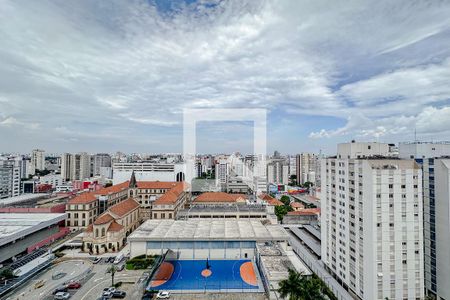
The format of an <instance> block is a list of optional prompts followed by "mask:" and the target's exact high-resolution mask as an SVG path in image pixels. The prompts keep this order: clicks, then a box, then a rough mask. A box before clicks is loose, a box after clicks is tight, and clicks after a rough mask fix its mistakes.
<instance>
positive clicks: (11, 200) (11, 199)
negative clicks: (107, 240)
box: [0, 193, 49, 206]
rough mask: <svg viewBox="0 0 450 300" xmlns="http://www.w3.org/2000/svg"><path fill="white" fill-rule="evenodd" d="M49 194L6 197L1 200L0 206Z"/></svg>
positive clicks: (36, 198) (40, 197)
mask: <svg viewBox="0 0 450 300" xmlns="http://www.w3.org/2000/svg"><path fill="white" fill-rule="evenodd" d="M47 196H49V194H45V193H36V194H22V195H20V196H15V197H9V198H4V199H1V200H0V206H8V205H12V204H15V203H21V202H27V201H32V200H38V199H42V198H45V197H47Z"/></svg>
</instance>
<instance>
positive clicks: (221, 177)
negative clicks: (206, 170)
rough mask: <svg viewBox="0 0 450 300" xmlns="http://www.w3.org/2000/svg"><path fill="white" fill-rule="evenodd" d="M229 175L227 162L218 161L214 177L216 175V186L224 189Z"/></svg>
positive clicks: (223, 160)
mask: <svg viewBox="0 0 450 300" xmlns="http://www.w3.org/2000/svg"><path fill="white" fill-rule="evenodd" d="M229 174H230V165H229V163H228V161H227V160H225V159H220V160H219V161H217V163H216V168H215V175H216V185H217V186H222V187H225V185H226V184H227V178H228V176H229Z"/></svg>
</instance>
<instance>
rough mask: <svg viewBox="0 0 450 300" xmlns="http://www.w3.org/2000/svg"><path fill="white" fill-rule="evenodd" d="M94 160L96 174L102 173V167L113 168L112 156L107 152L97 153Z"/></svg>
mask: <svg viewBox="0 0 450 300" xmlns="http://www.w3.org/2000/svg"><path fill="white" fill-rule="evenodd" d="M93 160H94V168H93V173H94V174H93V175H94V176H99V175H102V172H101V170H102V169H101V168H111V156H110V155H109V154H107V153H97V154H95V155H94V157H93ZM108 177H109V176H108Z"/></svg>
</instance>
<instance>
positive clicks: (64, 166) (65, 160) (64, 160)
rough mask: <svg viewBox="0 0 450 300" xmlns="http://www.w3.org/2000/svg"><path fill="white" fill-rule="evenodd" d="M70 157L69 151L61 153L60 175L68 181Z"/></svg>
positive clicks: (70, 176)
mask: <svg viewBox="0 0 450 300" xmlns="http://www.w3.org/2000/svg"><path fill="white" fill-rule="evenodd" d="M71 158H72V154H70V153H64V154H63V155H61V177H62V179H63V180H64V181H70V180H71V178H72V169H71Z"/></svg>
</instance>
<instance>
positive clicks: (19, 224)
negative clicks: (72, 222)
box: [0, 213, 68, 263]
mask: <svg viewBox="0 0 450 300" xmlns="http://www.w3.org/2000/svg"><path fill="white" fill-rule="evenodd" d="M65 220H66V214H61V213H0V263H2V262H4V261H7V260H10V259H12V258H13V257H17V256H19V255H22V254H26V253H29V252H31V251H33V250H34V249H36V248H39V247H42V246H45V245H46V244H49V243H51V242H53V241H55V240H56V239H58V238H61V237H63V236H64V235H66V234H67V233H68V231H67V230H66V229H65V228H64V227H60V225H63V224H64V222H65Z"/></svg>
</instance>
